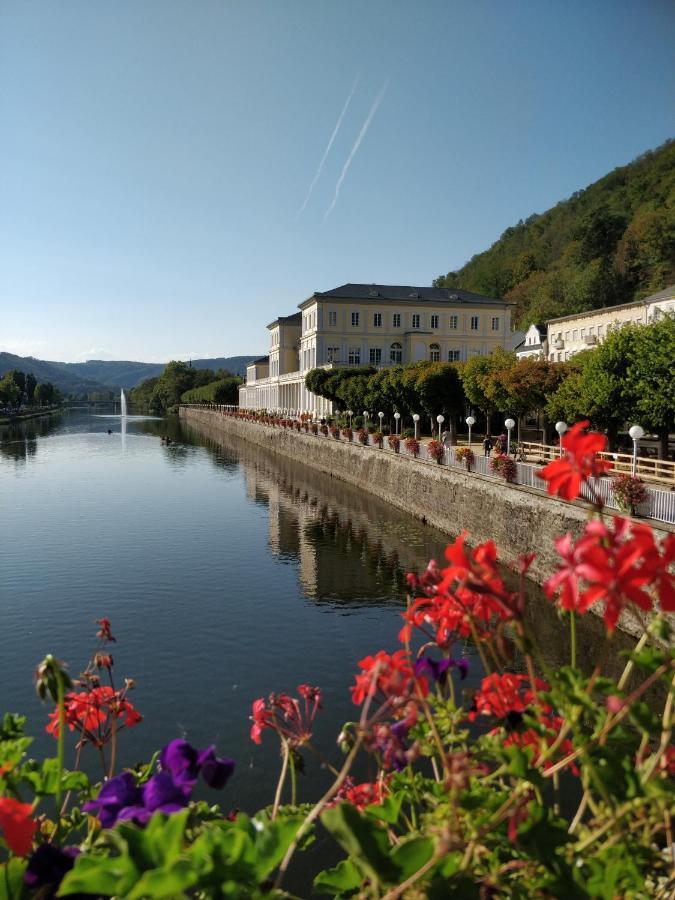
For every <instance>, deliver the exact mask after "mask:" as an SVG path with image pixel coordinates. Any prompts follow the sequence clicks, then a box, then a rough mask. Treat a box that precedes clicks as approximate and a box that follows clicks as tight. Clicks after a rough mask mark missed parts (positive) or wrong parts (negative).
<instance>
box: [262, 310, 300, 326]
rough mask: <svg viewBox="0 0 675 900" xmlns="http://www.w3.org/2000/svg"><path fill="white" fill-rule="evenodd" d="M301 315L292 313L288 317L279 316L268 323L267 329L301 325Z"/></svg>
mask: <svg viewBox="0 0 675 900" xmlns="http://www.w3.org/2000/svg"><path fill="white" fill-rule="evenodd" d="M301 324H302V313H299V312H297V313H292V315H290V316H279V318H278V319H275V320H274V322H270V324H269V325H268V326H267V327H268V328H274V326H275V325H301Z"/></svg>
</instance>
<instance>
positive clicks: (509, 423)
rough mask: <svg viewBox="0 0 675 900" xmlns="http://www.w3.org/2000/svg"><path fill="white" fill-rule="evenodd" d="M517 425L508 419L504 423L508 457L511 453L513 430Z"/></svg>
mask: <svg viewBox="0 0 675 900" xmlns="http://www.w3.org/2000/svg"><path fill="white" fill-rule="evenodd" d="M515 424H516V423H515V422H514V420H513V419H507V420H506V421H505V422H504V427H505V428H506V455H507V456H508V455H509V453H510V452H511V429H512V428H513V426H514V425H515Z"/></svg>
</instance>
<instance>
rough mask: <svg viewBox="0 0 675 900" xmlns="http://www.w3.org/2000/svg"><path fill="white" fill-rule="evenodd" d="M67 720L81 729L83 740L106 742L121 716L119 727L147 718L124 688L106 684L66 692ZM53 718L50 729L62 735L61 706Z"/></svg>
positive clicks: (71, 725)
mask: <svg viewBox="0 0 675 900" xmlns="http://www.w3.org/2000/svg"><path fill="white" fill-rule="evenodd" d="M65 706H66V724H67V725H68V728H69V729H70V731H79V732H80V734H81V735H82V738H83V740H86V741H90V742H91V743H93V744H94V745H96V746H102V745H103V744H104V743H105V742H106V740H107V738H108V736H109V731H110V728H111V727H112V723H113V721H114V720H115V719H117V720H120V721H118V724H117V729H118V730H119V729H120V728H121V727H125V726H126V727H127V728H132V727H133V726H134V725H138V723H139V722H141V721H142V720H143V716H142V715H141V714H140V713H139V712H137V711H136V709H134V707H133V706H132V704H131V703H130V702H129V701H128V700H127V699H126V697H125V696H124V693H123V691H115V690H113V688H111V687H108V686H106V685H103V686H101V687H95V688H92V689H91V690H88V691H80V692H79V693H76V692H74V691H73V692H71V693H69V694H66V698H65ZM49 718H50V722H49V724H48V725H47V728H46V730H47V731H48V732H49V734H52V735H53V736H54V737H58V735H59V711H58V708H57V709H55V710H54V711H53V712H51V713H50V714H49Z"/></svg>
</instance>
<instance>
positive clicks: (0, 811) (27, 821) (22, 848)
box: [0, 797, 38, 856]
mask: <svg viewBox="0 0 675 900" xmlns="http://www.w3.org/2000/svg"><path fill="white" fill-rule="evenodd" d="M32 812H33V807H32V806H31V804H30V803H21V802H19V800H15V799H14V798H13V797H0V830H2V836H3V837H4V839H5V843H6V844H7V846H8V847H9V849H10V850H11V851H12V853H16V855H17V856H25V855H26V854H27V853H29V852H30V849H31V844H32V843H33V835H34V834H35V832H36V830H37V827H38V826H37V822H35V821H34V820H33V819H31V817H30V816H31V813H32Z"/></svg>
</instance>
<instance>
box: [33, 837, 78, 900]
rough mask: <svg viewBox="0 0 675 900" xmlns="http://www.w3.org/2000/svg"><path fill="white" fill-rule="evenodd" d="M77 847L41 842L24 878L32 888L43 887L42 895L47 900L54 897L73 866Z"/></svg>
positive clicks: (34, 852)
mask: <svg viewBox="0 0 675 900" xmlns="http://www.w3.org/2000/svg"><path fill="white" fill-rule="evenodd" d="M79 852H80V851H79V850H78V849H77V847H64V848H63V849H61V848H60V847H56V846H55V845H54V844H40V846H39V847H37V848H36V849H35V850H34V851H33V853H32V855H31V858H30V859H29V860H28V866H27V868H26V871H25V872H24V876H23V880H24V883H25V884H26V885H28V887H30V888H42V889H43V890H42V891H41V892H40V896H41V897H44V898H45V900H47V898H49V897H54V896H55V894H56V891H57V890H58V887H59V885H60V884H61V882H62V880H63V876H64V875H65V874H66V872H69V871H70V870H71V869H72V868H73V864H74V863H75V857H76V856H77V855H78V853H79Z"/></svg>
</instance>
